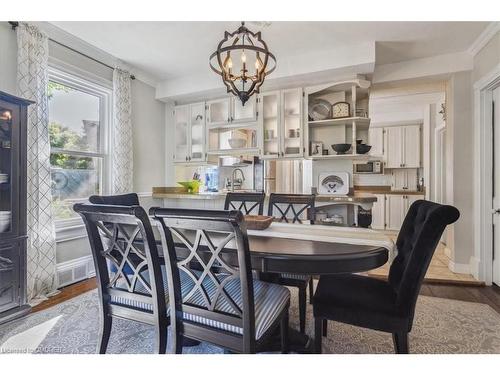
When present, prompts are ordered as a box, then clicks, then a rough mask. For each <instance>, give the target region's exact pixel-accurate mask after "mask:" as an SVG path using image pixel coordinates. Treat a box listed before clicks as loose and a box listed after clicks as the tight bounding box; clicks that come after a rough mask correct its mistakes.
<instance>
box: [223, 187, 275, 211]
mask: <svg viewBox="0 0 500 375" xmlns="http://www.w3.org/2000/svg"><path fill="white" fill-rule="evenodd" d="M265 198H266V194H265V193H232V192H231V193H227V195H226V200H225V202H224V209H225V210H237V211H241V212H242V213H243V214H244V215H262V214H263V212H264V199H265Z"/></svg>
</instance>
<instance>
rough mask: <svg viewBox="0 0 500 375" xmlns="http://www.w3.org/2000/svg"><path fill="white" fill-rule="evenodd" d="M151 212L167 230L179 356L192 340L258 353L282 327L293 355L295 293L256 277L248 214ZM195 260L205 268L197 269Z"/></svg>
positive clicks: (164, 243)
mask: <svg viewBox="0 0 500 375" xmlns="http://www.w3.org/2000/svg"><path fill="white" fill-rule="evenodd" d="M149 213H150V215H151V216H152V217H154V219H156V220H157V221H158V222H159V223H160V227H161V230H160V234H161V240H162V247H163V252H164V257H165V259H166V264H167V268H168V272H167V278H168V287H169V294H170V296H172V297H173V298H170V300H169V304H170V311H172V312H174V313H172V314H171V316H172V317H173V318H172V322H171V327H172V333H173V334H172V340H173V343H174V344H173V345H174V348H175V352H176V353H181V352H182V347H181V345H179V342H180V340H181V339H182V338H185V337H187V338H190V339H195V340H199V341H206V342H210V343H212V344H214V345H217V346H220V347H223V348H225V349H226V350H229V351H231V352H240V353H255V352H257V351H259V350H260V349H261V348H262V345H263V344H264V343H265V342H266V341H267V340H269V339H271V338H272V336H273V334H274V333H275V331H276V329H277V328H278V327H280V331H281V349H282V352H287V351H288V308H289V305H290V291H289V290H288V289H287V288H284V287H282V286H279V285H275V284H271V283H266V282H262V281H259V280H253V279H252V272H251V263H250V250H249V245H248V237H247V233H246V229H245V225H244V221H243V214H242V213H241V212H240V211H211V210H193V209H167V208H151V209H150V211H149ZM201 254H204V255H205V256H201ZM207 255H208V256H207ZM192 261H196V262H197V263H198V264H199V265H201V266H202V270H199V269H193V268H191V267H190V265H191V264H192ZM183 279H184V280H186V279H187V280H188V281H187V282H185V281H183Z"/></svg>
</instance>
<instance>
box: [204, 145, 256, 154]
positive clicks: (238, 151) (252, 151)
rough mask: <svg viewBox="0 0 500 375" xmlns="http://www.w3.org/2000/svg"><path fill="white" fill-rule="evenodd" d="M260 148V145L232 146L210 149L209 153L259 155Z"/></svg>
mask: <svg viewBox="0 0 500 375" xmlns="http://www.w3.org/2000/svg"><path fill="white" fill-rule="evenodd" d="M259 153H260V149H259V148H258V147H251V148H250V147H244V148H231V149H226V150H209V151H207V154H208V155H219V156H223V155H258V154H259Z"/></svg>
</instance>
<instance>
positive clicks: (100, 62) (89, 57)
mask: <svg viewBox="0 0 500 375" xmlns="http://www.w3.org/2000/svg"><path fill="white" fill-rule="evenodd" d="M8 22H9V24H10V26H11V27H12V30H15V29H16V28H17V27H18V26H19V22H17V21H8ZM49 40H50V41H51V42H53V43H55V44H58V45H60V46H61V47H64V48H67V49H69V50H70V51H72V52H75V53H78V54H79V55H82V56H84V57H86V58H87V59H89V60H92V61H95V62H96V63H98V64H101V65H104V66H105V67H106V68H109V69H112V70H114V69H115V68H114V67H112V66H111V65H108V64H106V63H104V62H102V61H99V60H97V59H95V58H93V57H92V56H89V55H86V54H85V53H83V52H80V51H77V50H76V49H74V48H72V47H70V46H67V45H66V44H63V43H61V42H58V41H57V40H54V39H51V38H49ZM130 79H131V80H134V79H135V76H134V75H133V74H131V75H130Z"/></svg>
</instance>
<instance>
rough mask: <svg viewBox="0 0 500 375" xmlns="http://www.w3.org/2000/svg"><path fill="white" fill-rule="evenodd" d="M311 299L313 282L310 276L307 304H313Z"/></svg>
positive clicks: (312, 296)
mask: <svg viewBox="0 0 500 375" xmlns="http://www.w3.org/2000/svg"><path fill="white" fill-rule="evenodd" d="M313 298H314V281H313V278H312V276H311V279H310V280H309V303H310V304H311V305H312V304H313Z"/></svg>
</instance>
